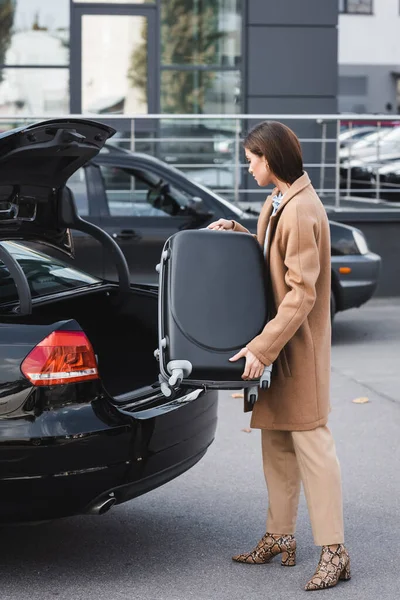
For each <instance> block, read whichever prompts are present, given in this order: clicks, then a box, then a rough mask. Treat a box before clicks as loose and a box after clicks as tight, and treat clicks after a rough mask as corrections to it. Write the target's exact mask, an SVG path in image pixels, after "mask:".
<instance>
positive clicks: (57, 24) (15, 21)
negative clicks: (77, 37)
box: [0, 0, 69, 66]
mask: <svg viewBox="0 0 400 600" xmlns="http://www.w3.org/2000/svg"><path fill="white" fill-rule="evenodd" d="M68 63H69V0H57V1H56V2H54V0H1V2H0V65H1V64H4V65H60V66H61V65H65V66H67V65H68Z"/></svg>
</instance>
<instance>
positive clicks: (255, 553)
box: [232, 532, 296, 567]
mask: <svg viewBox="0 0 400 600" xmlns="http://www.w3.org/2000/svg"><path fill="white" fill-rule="evenodd" d="M278 554H282V558H281V563H282V566H284V567H294V566H295V564H296V540H295V538H294V536H293V535H282V536H281V537H277V536H275V537H274V536H272V535H271V534H270V533H268V532H267V533H266V534H265V535H264V537H263V538H262V539H261V540H260V541H259V542H258V544H257V546H256V547H255V548H254V550H252V551H251V552H248V553H247V554H237V555H236V556H232V560H235V561H236V562H240V563H247V564H250V565H262V564H266V563H269V562H270V561H271V560H272V559H273V558H274V556H277V555H278Z"/></svg>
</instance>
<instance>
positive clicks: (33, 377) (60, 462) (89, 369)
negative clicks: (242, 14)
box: [0, 119, 217, 523]
mask: <svg viewBox="0 0 400 600" xmlns="http://www.w3.org/2000/svg"><path fill="white" fill-rule="evenodd" d="M112 133H113V130H112V129H110V128H108V127H106V126H104V125H102V124H99V123H95V122H93V121H88V120H67V119H60V120H52V121H46V122H43V123H38V124H36V125H31V126H28V127H22V128H19V129H17V130H13V131H10V132H8V133H6V134H2V135H0V481H1V490H2V493H1V497H0V521H2V522H7V523H10V522H21V521H37V520H48V519H55V518H57V517H64V516H68V515H74V514H81V513H85V514H86V513H91V514H102V513H104V512H106V511H107V510H109V509H110V508H111V507H112V506H113V505H114V504H119V503H122V502H125V501H127V500H129V499H131V498H134V497H135V496H138V495H140V494H143V493H145V492H148V491H149V490H151V489H153V488H155V487H158V486H160V485H162V484H164V483H166V482H167V481H169V480H171V479H172V478H174V477H176V476H178V475H180V474H181V473H183V472H184V471H186V470H187V469H189V468H190V467H192V466H193V465H194V464H195V463H196V462H197V461H198V460H200V458H201V457H202V456H203V455H204V454H205V452H206V450H207V448H208V446H209V445H210V444H211V442H212V441H213V438H214V433H215V428H216V419H217V392H216V391H213V390H210V389H207V390H206V389H205V388H204V387H202V386H199V385H196V386H193V385H192V386H190V385H186V384H185V385H181V386H180V387H178V388H176V389H174V390H173V394H172V395H171V397H170V398H166V397H165V395H164V394H163V393H162V391H161V389H160V382H159V380H158V373H159V369H158V363H157V361H156V359H155V357H154V355H153V352H154V350H155V349H156V348H157V347H158V337H157V335H158V334H157V330H158V308H157V307H158V302H157V297H158V294H157V286H155V285H145V284H144V285H141V284H139V283H138V284H130V281H129V271H128V268H127V265H126V261H125V259H124V257H123V254H122V252H121V251H120V249H119V247H118V245H117V243H116V242H115V241H114V240H113V238H110V237H109V236H108V235H107V234H106V233H105V232H104V231H103V230H102V229H100V228H98V227H95V226H93V224H91V223H88V222H86V221H85V220H83V219H82V218H81V217H79V215H78V213H77V211H76V206H75V203H74V200H73V196H72V194H71V192H70V191H69V190H68V188H66V187H65V182H66V181H67V180H68V179H69V180H70V182H72V183H73V184H74V187H75V190H76V195H77V198H78V202H81V213H84V212H85V204H84V203H85V201H86V198H87V197H86V196H85V185H84V183H83V179H81V178H80V175H79V174H78V175H77V173H79V170H80V169H84V170H85V167H84V165H85V164H86V163H87V161H88V160H89V159H92V158H93V157H94V156H95V155H96V154H97V152H98V151H99V150H100V148H101V147H102V146H103V145H104V143H105V141H106V140H107V139H108V138H109V137H110V136H111V135H112ZM87 168H88V169H89V172H90V170H91V169H92V170H93V169H94V170H96V169H99V167H95V166H93V165H92V166H89V167H87ZM80 173H82V171H80ZM117 182H118V179H117ZM87 183H88V188H89V190H90V191H91V194H94V195H95V194H96V189H93V190H91V188H90V186H91V185H93V184H95V182H93V181H92V180H90V179H88V181H87ZM157 189H158V188H157ZM153 193H154V195H153V196H152V201H153V204H154V210H155V211H157V210H158V209H157V208H156V207H155V205H156V204H157V202H158V201H159V199H158V197H157V195H156V194H155V192H153ZM89 197H90V198H91V200H90V203H92V196H91V195H90V196H89ZM82 202H83V204H82ZM116 210H117V208H116ZM70 227H73V228H74V230H78V231H79V233H78V234H77V235H76V237H75V239H76V240H77V242H78V243H77V246H78V247H80V249H81V252H83V253H84V251H85V247H87V248H91V245H90V243H89V241H88V240H89V236H90V235H92V236H95V238H96V239H97V244H98V247H97V248H96V252H95V253H94V254H97V257H98V261H99V263H102V262H103V261H106V260H107V259H108V257H112V260H113V261H114V263H115V265H116V273H117V277H116V278H115V281H114V282H109V281H107V280H105V279H104V278H103V277H96V276H94V275H89V274H88V273H85V272H84V271H82V270H80V269H78V268H76V267H74V266H72V265H71V264H66V263H65V262H64V261H62V260H59V259H57V258H54V256H50V254H49V253H42V252H38V251H36V250H33V249H32V248H30V247H27V245H26V244H29V243H30V242H33V241H35V242H39V243H40V244H41V247H43V248H45V247H47V248H51V249H52V250H53V251H54V252H58V253H59V255H60V256H65V257H66V258H67V259H68V257H69V259H68V260H70V261H71V260H72V253H73V244H72V239H71V235H70V233H69V228H70ZM128 227H129V225H128ZM79 234H81V237H79ZM122 239H123V238H122ZM91 251H92V250H90V252H91ZM141 251H142V248H141V247H140V246H136V249H135V253H136V258H135V261H138V262H139V261H140V260H141V257H140V253H141ZM81 255H82V254H81ZM93 256H94V255H93ZM93 256H91V259H90V260H92V259H93ZM82 262H85V261H82ZM100 270H101V269H100Z"/></svg>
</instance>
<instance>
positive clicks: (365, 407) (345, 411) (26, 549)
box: [0, 299, 400, 600]
mask: <svg viewBox="0 0 400 600" xmlns="http://www.w3.org/2000/svg"><path fill="white" fill-rule="evenodd" d="M332 350H333V353H332V405H333V410H332V413H331V419H330V426H331V429H332V431H333V433H334V436H335V439H336V445H337V449H338V454H339V458H340V461H341V465H342V473H343V486H344V510H345V527H346V544H347V546H348V549H349V551H350V555H351V560H352V573H353V577H352V579H351V581H349V582H341V583H339V585H338V586H337V587H336V588H333V589H332V590H327V591H323V592H319V593H320V594H322V595H323V597H324V598H331V599H333V598H340V599H341V600H342V599H343V600H348V599H351V600H359V599H360V600H361V599H362V600H372V599H373V600H376V599H377V598H379V599H380V600H397V598H398V597H399V596H400V591H399V587H400V569H399V561H400V544H399V541H400V500H399V498H400V468H399V465H400V443H399V441H400V299H392V300H374V301H371V302H370V303H368V304H367V305H366V306H364V307H362V308H360V309H353V310H350V311H347V312H346V313H343V314H339V315H338V316H337V319H336V322H335V325H334V331H333V348H332ZM248 426H249V416H248V415H246V414H244V413H243V412H242V400H241V399H240V398H233V397H232V392H224V393H221V398H220V420H219V426H218V430H217V436H216V440H215V442H214V443H213V445H212V446H211V447H210V449H209V451H208V453H207V455H206V456H205V457H204V458H203V460H202V461H201V462H200V463H198V464H197V465H196V466H195V467H194V468H193V469H191V470H190V471H188V472H187V473H185V474H184V475H183V476H181V477H179V478H178V479H176V480H174V481H172V482H170V483H168V484H166V485H165V486H163V487H161V488H159V489H157V490H154V491H152V492H150V493H149V494H147V495H145V496H142V497H141V498H138V499H136V500H134V501H132V502H130V503H128V504H125V505H122V506H119V507H116V508H114V509H112V510H111V511H110V512H109V513H107V514H106V515H104V516H102V517H90V516H85V517H76V518H69V519H65V520H61V521H57V522H53V523H47V524H42V525H35V526H26V525H25V526H19V527H3V528H2V529H0V540H1V560H0V564H1V567H0V569H1V587H0V590H1V591H0V598H1V600H39V599H40V600H48V599H53V598H55V599H59V600H67V599H68V600H106V599H107V600H128V599H132V600H191V599H193V600H261V599H262V600H283V599H285V600H297V599H298V598H302V597H306V594H307V592H305V591H303V586H304V584H305V583H306V581H307V579H308V578H309V577H310V576H311V575H312V574H313V571H314V568H315V566H316V564H317V561H318V558H319V550H318V548H316V547H315V546H314V545H313V540H312V536H311V530H310V525H309V519H308V515H307V510H306V505H305V502H304V498H303V497H302V498H301V504H300V511H299V518H298V531H297V540H298V562H297V566H296V567H293V568H283V567H281V566H280V561H279V559H275V560H274V561H273V562H272V563H271V564H270V565H240V564H236V563H233V562H232V561H231V555H232V554H234V553H237V552H239V551H244V550H248V549H250V548H252V547H253V545H254V544H255V542H257V541H258V539H259V538H260V537H261V536H262V535H263V533H264V531H265V513H266V505H267V495H266V490H265V484H264V481H263V476H262V469H261V453H260V435H259V432H258V431H257V430H250V432H249V430H248Z"/></svg>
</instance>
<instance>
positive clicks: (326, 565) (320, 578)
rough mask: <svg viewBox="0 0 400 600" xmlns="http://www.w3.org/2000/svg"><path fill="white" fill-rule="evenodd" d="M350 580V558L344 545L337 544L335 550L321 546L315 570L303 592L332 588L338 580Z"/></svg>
mask: <svg viewBox="0 0 400 600" xmlns="http://www.w3.org/2000/svg"><path fill="white" fill-rule="evenodd" d="M350 578H351V571H350V557H349V553H348V552H347V550H346V548H345V547H344V545H343V544H337V548H336V549H333V548H332V546H322V550H321V558H320V559H319V563H318V566H317V569H316V571H315V573H314V575H313V577H312V578H311V579H310V581H309V582H308V583H307V585H306V586H305V590H307V591H311V590H324V589H326V588H330V587H334V586H335V585H336V584H337V583H338V581H339V580H341V581H348V580H349V579H350Z"/></svg>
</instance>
